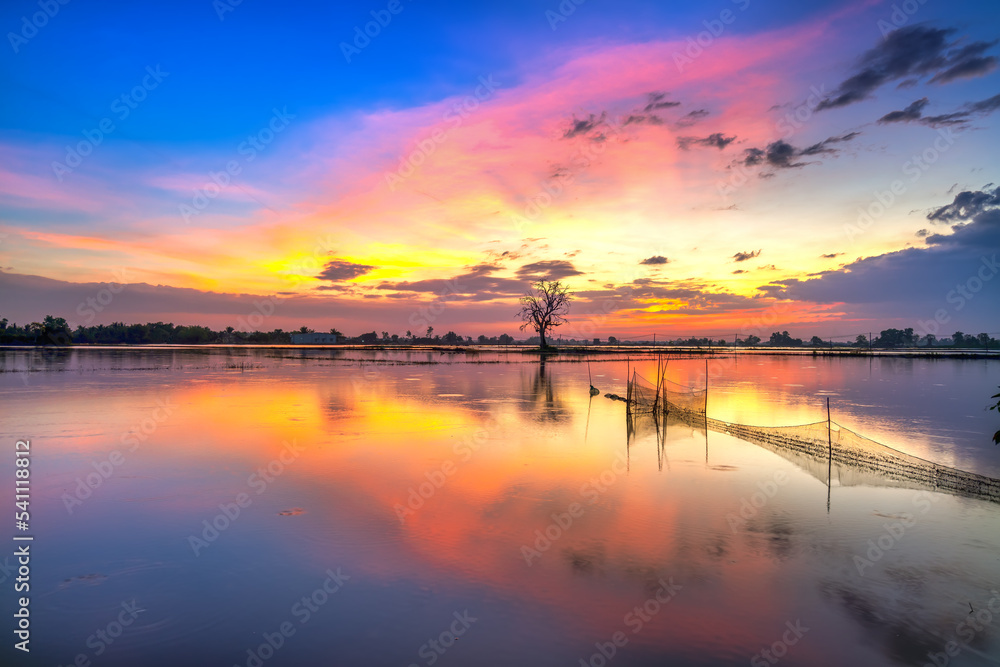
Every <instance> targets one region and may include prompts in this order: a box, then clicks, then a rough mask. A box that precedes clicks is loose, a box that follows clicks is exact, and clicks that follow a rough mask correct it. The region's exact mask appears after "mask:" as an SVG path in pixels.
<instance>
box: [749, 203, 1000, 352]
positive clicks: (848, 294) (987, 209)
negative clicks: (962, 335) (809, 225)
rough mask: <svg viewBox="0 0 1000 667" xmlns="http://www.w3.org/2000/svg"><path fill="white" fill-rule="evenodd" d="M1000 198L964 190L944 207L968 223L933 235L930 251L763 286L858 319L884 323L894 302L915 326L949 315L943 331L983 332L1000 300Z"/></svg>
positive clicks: (948, 215)
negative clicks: (845, 308) (840, 308)
mask: <svg viewBox="0 0 1000 667" xmlns="http://www.w3.org/2000/svg"><path fill="white" fill-rule="evenodd" d="M998 194H1000V193H998V192H997V191H996V190H992V191H981V192H973V193H966V192H963V193H960V194H959V195H958V196H957V197H956V198H955V201H954V202H953V203H952V204H949V205H948V206H945V207H942V208H940V209H937V211H935V213H938V212H941V218H942V219H947V220H961V221H962V222H958V223H957V224H955V225H953V226H952V228H951V233H950V234H931V235H928V236H926V238H925V242H926V247H913V248H905V249H903V250H898V251H896V252H890V253H886V254H883V255H877V256H875V257H866V258H863V259H858V260H856V261H854V262H851V263H850V264H847V265H845V266H844V267H842V268H841V269H838V270H835V271H824V272H822V273H820V274H819V275H818V277H816V278H812V279H808V280H784V281H777V282H776V283H772V284H771V285H767V286H764V288H763V292H764V293H765V294H768V295H771V296H774V297H776V298H789V299H796V300H800V301H809V302H814V303H829V304H849V305H851V307H852V312H853V313H854V314H855V315H856V316H870V317H872V318H876V319H878V320H880V321H883V322H884V321H885V318H886V315H887V312H888V311H887V304H891V312H892V313H894V314H895V315H896V317H897V318H907V319H908V321H909V325H908V326H913V327H914V328H918V327H920V326H921V325H920V322H931V321H932V320H933V319H934V317H935V316H936V315H937V314H941V315H942V316H943V317H946V318H947V324H946V325H945V327H947V328H945V327H942V328H943V329H944V331H943V333H946V334H947V333H950V332H951V331H954V330H955V329H963V328H964V329H965V330H969V329H970V328H973V329H975V330H977V331H982V330H983V328H981V327H988V326H990V325H992V324H994V323H995V322H996V304H997V303H998V302H1000V278H997V277H996V276H997V274H998V273H1000V264H998V263H997V250H998V249H1000V201H998V199H997V197H998ZM932 215H933V214H932ZM922 333H928V331H927V330H924V331H922ZM930 333H939V334H940V333H941V332H937V331H933V330H931V331H930Z"/></svg>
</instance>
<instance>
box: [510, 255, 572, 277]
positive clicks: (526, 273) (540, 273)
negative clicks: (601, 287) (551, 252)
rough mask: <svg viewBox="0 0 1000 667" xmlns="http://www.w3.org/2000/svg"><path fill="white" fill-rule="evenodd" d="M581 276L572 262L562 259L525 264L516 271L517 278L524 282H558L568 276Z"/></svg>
mask: <svg viewBox="0 0 1000 667" xmlns="http://www.w3.org/2000/svg"><path fill="white" fill-rule="evenodd" d="M579 275H583V272H582V271H577V270H576V267H575V266H573V263H572V262H567V261H566V260H564V259H550V260H542V261H540V262H532V263H531V264H525V265H524V266H522V267H521V268H519V269H518V270H517V277H518V278H524V279H525V280H558V279H560V278H566V277H568V276H579Z"/></svg>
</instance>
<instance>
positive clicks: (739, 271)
mask: <svg viewBox="0 0 1000 667" xmlns="http://www.w3.org/2000/svg"><path fill="white" fill-rule="evenodd" d="M739 273H749V271H747V270H746V269H736V270H735V271H733V275H736V274H739Z"/></svg>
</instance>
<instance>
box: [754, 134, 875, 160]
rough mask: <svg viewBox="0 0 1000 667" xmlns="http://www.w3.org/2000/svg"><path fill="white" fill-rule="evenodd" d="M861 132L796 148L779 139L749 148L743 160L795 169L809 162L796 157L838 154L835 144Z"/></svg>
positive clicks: (849, 139) (838, 150)
mask: <svg viewBox="0 0 1000 667" xmlns="http://www.w3.org/2000/svg"><path fill="white" fill-rule="evenodd" d="M859 134H860V132H849V133H848V134H844V135H841V136H839V137H829V138H827V139H824V140H823V141H820V142H819V143H816V144H813V145H812V146H808V147H807V148H801V149H800V148H796V147H795V146H793V145H791V144H790V143H788V142H787V141H784V140H781V139H779V140H778V141H775V142H773V143H770V144H768V145H767V148H747V149H745V150H744V151H743V159H742V160H741V162H742V163H743V164H744V165H745V166H747V167H754V166H758V165H766V166H769V167H774V168H775V169H794V168H798V167H804V166H806V165H807V164H809V163H808V162H798V161H796V158H798V157H802V156H816V155H822V154H829V155H836V154H837V153H838V152H840V149H839V148H834V147H833V145H834V144H839V143H844V142H847V141H851V140H852V139H854V138H855V137H857V136H858V135H859Z"/></svg>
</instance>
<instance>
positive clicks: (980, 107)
mask: <svg viewBox="0 0 1000 667" xmlns="http://www.w3.org/2000/svg"><path fill="white" fill-rule="evenodd" d="M968 107H969V111H971V112H972V113H981V114H990V113H993V112H994V111H996V110H997V109H1000V95H994V96H993V97H990V98H988V99H985V100H981V101H979V102H973V103H972V104H969V105H968Z"/></svg>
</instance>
